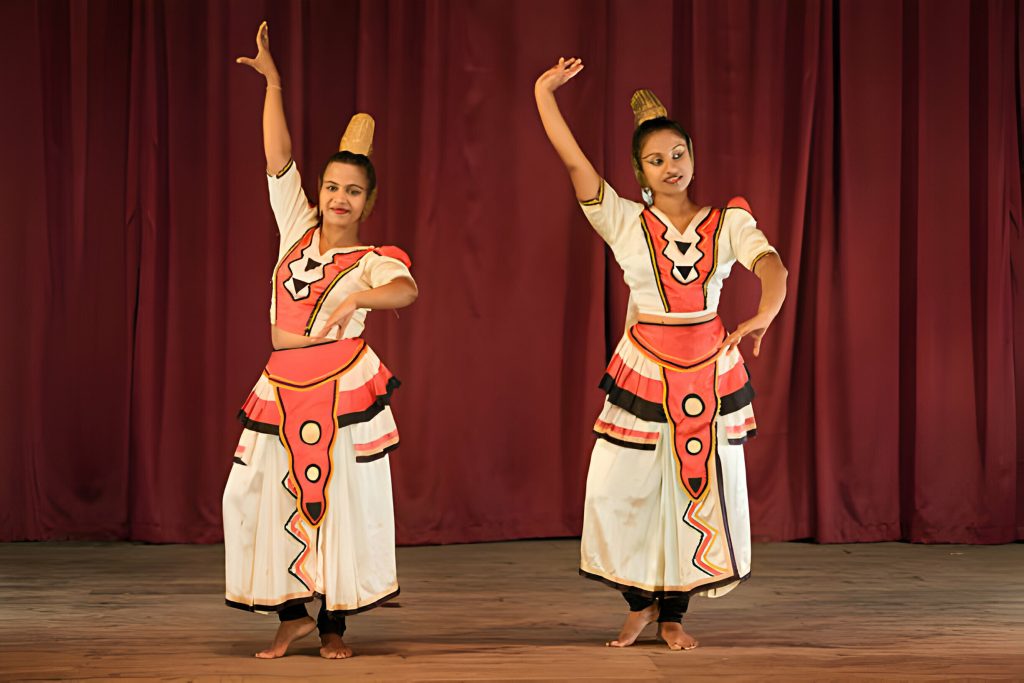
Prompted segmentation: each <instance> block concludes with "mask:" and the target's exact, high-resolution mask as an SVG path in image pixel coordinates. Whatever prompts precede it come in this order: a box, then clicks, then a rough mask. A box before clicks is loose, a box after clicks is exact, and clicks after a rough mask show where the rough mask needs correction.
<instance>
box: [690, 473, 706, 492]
mask: <svg viewBox="0 0 1024 683" xmlns="http://www.w3.org/2000/svg"><path fill="white" fill-rule="evenodd" d="M686 482H687V483H688V484H689V485H690V490H691V491H693V492H694V493H697V492H698V491H700V485H701V484H702V483H704V480H703V479H700V478H699V477H688V478H687V480H686Z"/></svg>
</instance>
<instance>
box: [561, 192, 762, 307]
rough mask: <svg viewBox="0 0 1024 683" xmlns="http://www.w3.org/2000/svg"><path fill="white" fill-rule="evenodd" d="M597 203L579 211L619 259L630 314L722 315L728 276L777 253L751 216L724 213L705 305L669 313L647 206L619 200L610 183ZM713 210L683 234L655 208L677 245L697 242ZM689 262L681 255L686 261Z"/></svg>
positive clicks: (704, 211)
mask: <svg viewBox="0 0 1024 683" xmlns="http://www.w3.org/2000/svg"><path fill="white" fill-rule="evenodd" d="M598 199H599V200H600V201H594V202H583V203H581V205H580V206H581V208H582V209H583V213H584V214H585V215H586V217H587V220H589V221H590V224H591V225H592V226H593V227H594V230H596V231H597V233H598V234H599V235H600V236H601V238H602V239H603V240H604V241H605V242H606V243H607V244H608V246H609V247H610V248H611V250H612V254H613V255H614V256H615V260H616V261H617V262H618V264H619V266H620V267H621V268H622V271H623V277H624V279H625V281H626V285H628V286H629V291H630V302H631V303H630V306H631V312H632V311H633V306H635V310H636V311H637V312H640V313H651V314H655V315H662V316H664V315H669V316H674V317H679V318H691V317H698V316H703V315H706V314H708V313H715V312H717V311H718V301H719V297H720V295H721V292H722V283H723V282H725V279H726V278H728V277H729V274H730V273H731V272H732V267H733V264H734V263H735V262H736V261H739V262H740V263H741V264H742V265H743V266H744V267H746V268H751V267H752V266H753V264H754V262H755V261H756V260H757V259H758V258H760V257H761V256H764V255H765V254H769V253H776V251H775V249H774V248H773V247H772V246H771V245H770V244H769V243H768V239H767V238H766V237H765V235H764V233H762V232H761V231H760V230H759V229H758V228H757V221H755V220H754V217H753V216H752V215H750V213H749V212H747V211H745V210H744V209H741V208H738V207H733V208H727V209H724V211H725V219H724V223H723V225H722V231H721V233H720V234H719V236H718V244H717V254H718V260H717V265H716V267H715V270H714V273H712V275H711V277H710V278H709V280H708V282H707V283H706V289H707V302H706V306H705V307H704V308H703V309H701V310H694V311H682V312H678V311H677V312H671V313H667V312H666V311H665V306H664V304H663V303H662V299H661V296H660V295H659V293H658V285H657V281H656V274H655V273H654V272H653V267H652V265H651V257H650V251H649V250H648V246H647V241H646V238H645V236H644V231H643V228H642V226H641V222H640V216H641V214H642V213H643V210H644V205H643V204H640V203H639V202H634V201H630V200H629V199H624V198H622V197H620V196H619V195H618V193H617V192H616V191H615V189H614V188H612V186H611V185H609V184H608V182H607V181H602V188H601V193H600V194H599V195H598ZM710 210H711V207H705V208H704V209H702V210H701V211H700V212H698V214H697V215H696V216H695V217H694V219H693V221H691V223H690V225H688V226H686V228H685V229H684V230H683V231H682V232H680V231H679V230H678V229H677V228H676V226H674V225H673V224H672V221H671V220H670V219H669V218H668V216H666V215H665V214H663V213H662V212H661V211H660V210H658V209H656V208H653V207H652V209H651V211H652V212H653V213H654V214H655V215H656V216H657V217H658V218H659V219H660V220H661V222H662V223H664V224H665V225H666V226H668V228H669V231H668V233H667V235H666V238H667V239H668V240H669V242H670V244H672V243H674V242H675V241H676V240H679V241H684V242H696V241H697V226H698V225H699V224H700V222H701V220H702V219H703V218H705V217H706V216H707V215H708V212H709V211H710ZM670 248H672V249H674V247H670ZM691 251H692V250H691ZM684 258H685V257H683V256H682V255H680V259H681V260H683V259H684Z"/></svg>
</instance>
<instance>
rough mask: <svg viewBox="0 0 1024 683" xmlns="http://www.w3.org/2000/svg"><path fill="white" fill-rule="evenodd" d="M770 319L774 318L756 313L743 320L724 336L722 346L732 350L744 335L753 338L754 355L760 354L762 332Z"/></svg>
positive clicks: (769, 323) (766, 329)
mask: <svg viewBox="0 0 1024 683" xmlns="http://www.w3.org/2000/svg"><path fill="white" fill-rule="evenodd" d="M772 320H774V318H773V317H772V316H770V315H768V314H767V313H758V314H757V315H755V316H754V317H753V318H750V319H749V320H744V321H743V322H741V323H740V324H739V325H737V326H736V329H735V330H733V332H732V333H731V334H729V335H728V336H727V337H726V338H725V340H724V341H723V342H722V347H723V348H725V349H726V351H732V350H733V349H734V348H736V347H738V346H739V345H740V341H741V340H742V339H743V338H744V337H750V338H751V339H753V340H754V356H755V357H756V356H758V355H760V353H761V340H762V338H763V337H764V333H765V332H767V331H768V327H769V326H770V325H771V324H772Z"/></svg>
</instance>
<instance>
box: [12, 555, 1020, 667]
mask: <svg viewBox="0 0 1024 683" xmlns="http://www.w3.org/2000/svg"><path fill="white" fill-rule="evenodd" d="M754 550H755V558H754V577H753V578H752V579H751V580H750V581H748V582H746V583H745V584H744V585H742V586H740V587H739V588H738V589H736V590H735V591H733V592H732V593H731V594H729V595H727V596H725V597H723V598H721V599H717V600H706V599H698V600H694V601H693V603H692V604H691V609H690V614H689V615H687V618H686V626H687V629H688V630H689V631H690V632H691V633H693V634H694V635H696V636H697V637H698V638H699V639H700V640H701V647H700V648H698V649H697V650H694V651H692V652H669V651H668V650H667V649H666V648H665V646H664V645H663V644H661V643H659V642H657V641H655V640H654V638H653V632H654V630H653V628H651V629H649V631H648V632H647V634H646V637H645V638H644V639H643V640H642V641H641V643H640V644H638V645H637V646H635V647H632V648H629V649H627V650H614V649H610V648H605V647H603V646H602V644H603V642H604V641H606V640H609V639H610V638H611V637H613V636H614V635H615V633H616V632H617V629H618V626H619V624H620V622H621V619H622V617H623V616H624V613H625V602H624V601H623V600H622V598H621V597H620V596H619V595H618V593H616V592H615V591H613V590H611V589H608V588H606V587H604V586H601V585H599V584H597V583H595V582H592V581H587V580H585V579H582V578H579V577H578V576H577V575H576V561H577V555H578V552H579V542H578V541H577V540H555V541H551V540H544V541H522V542H515V543H488V544H476V545H456V546H434V547H422V548H400V549H399V554H398V558H399V577H400V579H401V581H402V591H403V592H402V596H401V598H400V600H399V602H400V605H401V607H400V608H381V609H376V610H373V611H371V612H368V613H365V614H361V615H358V616H355V617H351V618H350V619H349V633H348V634H347V636H346V641H347V642H349V644H350V645H351V646H352V647H353V648H354V649H355V650H356V654H357V657H355V658H354V659H352V660H346V661H325V660H322V659H320V658H319V657H318V656H317V644H318V643H317V639H316V638H315V637H309V638H307V639H305V640H303V641H301V642H300V643H299V644H297V645H296V646H295V647H293V652H292V654H291V655H290V656H288V657H285V658H283V659H281V660H276V661H261V660H256V659H254V658H253V657H252V653H253V652H254V651H256V650H257V649H259V648H261V647H263V646H264V645H265V644H267V643H268V642H269V640H270V638H271V636H272V634H273V632H274V629H275V628H276V625H277V621H276V619H275V618H274V617H267V616H262V615H254V614H248V613H245V612H241V611H238V610H233V609H229V608H227V607H225V606H224V604H223V597H222V588H223V583H222V576H223V547H221V546H151V545H139V544H129V543H110V544H99V543H15V544H4V545H0V605H2V607H0V677H2V678H4V679H36V678H50V679H70V678H74V679H79V680H81V679H90V678H93V679H96V678H112V677H117V678H119V679H147V678H157V677H159V678H170V679H177V678H189V679H194V680H214V679H217V680H220V679H224V678H232V679H241V678H249V677H259V678H261V679H282V680H284V679H296V678H305V679H316V678H328V677H336V676H339V675H345V676H351V677H354V678H361V679H370V680H376V679H384V680H467V679H469V680H489V681H499V680H570V679H588V680H600V679H607V680H657V679H673V680H678V679H681V678H683V677H685V678H686V679H687V680H705V679H706V680H711V679H721V678H722V677H728V678H729V679H730V680H731V679H736V680H744V679H746V680H762V679H764V678H766V677H779V678H786V679H811V678H817V679H820V678H823V677H827V678H853V677H867V678H902V679H908V678H912V679H917V680H927V679H935V680H939V679H949V678H963V677H973V678H986V679H998V678H1003V679H1014V678H1016V679H1024V544H1012V545H1005V546H946V545H943V546H922V545H906V544H896V543H882V544H863V545H812V544H802V543H789V544H764V545H756V546H755V549H754ZM312 612H313V610H311V613H312Z"/></svg>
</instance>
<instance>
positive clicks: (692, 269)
mask: <svg viewBox="0 0 1024 683" xmlns="http://www.w3.org/2000/svg"><path fill="white" fill-rule="evenodd" d="M724 216H725V212H724V211H723V210H722V209H711V211H709V212H708V215H707V216H705V217H704V219H703V220H701V222H700V223H699V224H698V225H697V229H696V235H694V234H685V233H684V235H683V236H682V237H681V238H680V239H674V237H677V236H678V235H669V227H668V226H667V225H665V223H664V222H663V221H662V220H661V219H660V218H658V216H657V215H656V214H655V213H654V212H653V211H651V210H650V209H644V212H643V213H642V214H641V215H640V224H641V226H643V230H644V237H645V239H646V240H647V248H648V251H649V252H650V256H651V265H652V266H653V268H654V272H655V276H656V278H657V283H658V294H659V295H660V296H661V302H662V305H664V307H665V312H667V313H690V312H693V311H703V310H704V309H706V308H707V283H708V280H709V279H710V278H711V276H712V274H713V273H714V272H715V268H716V266H717V264H718V235H719V233H720V232H721V230H722V221H723V218H724ZM675 232H676V231H674V230H673V233H675ZM687 233H689V231H687Z"/></svg>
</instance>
